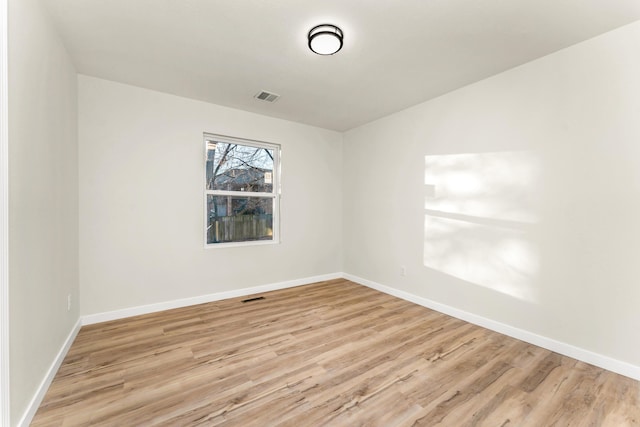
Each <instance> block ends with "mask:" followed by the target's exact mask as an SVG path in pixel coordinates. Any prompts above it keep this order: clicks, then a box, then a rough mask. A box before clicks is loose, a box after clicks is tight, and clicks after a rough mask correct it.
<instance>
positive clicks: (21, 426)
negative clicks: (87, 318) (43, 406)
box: [18, 319, 81, 427]
mask: <svg viewBox="0 0 640 427" xmlns="http://www.w3.org/2000/svg"><path fill="white" fill-rule="evenodd" d="M80 326H81V323H80V319H78V321H77V322H76V324H75V325H74V326H73V328H72V329H71V332H69V335H68V336H67V339H66V340H65V341H64V344H62V347H61V348H60V351H58V354H57V355H56V357H55V359H54V360H53V363H51V366H50V367H49V370H48V371H47V374H46V375H45V376H44V378H43V379H42V382H40V385H39V386H38V389H37V391H36V394H35V395H34V396H33V398H32V399H31V401H30V402H29V405H27V409H26V410H25V412H24V414H23V415H22V417H21V418H20V421H18V427H27V426H28V425H29V424H31V421H32V420H33V417H34V416H35V415H36V412H37V411H38V407H40V403H42V399H44V395H45V394H46V393H47V390H48V389H49V386H50V385H51V382H52V381H53V377H55V376H56V373H57V372H58V369H59V368H60V365H62V361H63V360H64V358H65V357H66V355H67V352H69V348H70V347H71V344H73V341H74V340H75V339H76V335H78V332H79V331H80Z"/></svg>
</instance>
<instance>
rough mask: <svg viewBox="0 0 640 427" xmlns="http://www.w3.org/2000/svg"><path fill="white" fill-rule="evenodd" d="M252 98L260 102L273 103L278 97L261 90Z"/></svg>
mask: <svg viewBox="0 0 640 427" xmlns="http://www.w3.org/2000/svg"><path fill="white" fill-rule="evenodd" d="M254 98H256V99H259V100H260V101H267V102H275V101H276V100H277V99H278V98H280V95H276V94H275V93H271V92H267V91H266V90H263V91H260V92H258V93H256V95H255V96H254Z"/></svg>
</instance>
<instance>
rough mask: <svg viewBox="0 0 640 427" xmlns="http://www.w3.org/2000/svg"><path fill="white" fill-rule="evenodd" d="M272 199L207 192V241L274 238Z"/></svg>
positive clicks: (209, 242)
mask: <svg viewBox="0 0 640 427" xmlns="http://www.w3.org/2000/svg"><path fill="white" fill-rule="evenodd" d="M273 200H274V199H272V198H270V197H232V196H213V195H207V244H211V243H226V242H247V241H252V240H273Z"/></svg>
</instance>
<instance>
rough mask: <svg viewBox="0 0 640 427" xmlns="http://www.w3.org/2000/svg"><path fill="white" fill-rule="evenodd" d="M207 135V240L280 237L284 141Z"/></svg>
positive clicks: (271, 239) (236, 242)
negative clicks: (280, 197) (279, 173)
mask: <svg viewBox="0 0 640 427" xmlns="http://www.w3.org/2000/svg"><path fill="white" fill-rule="evenodd" d="M204 140H205V225H206V231H205V242H206V245H207V246H208V247H214V246H216V247H218V246H228V245H241V244H263V243H276V242H277V241H278V229H279V218H278V214H279V202H280V200H279V191H278V189H279V187H278V171H279V157H280V147H279V146H278V145H275V144H268V143H264V142H257V141H249V140H244V139H239V138H230V137H223V136H218V135H212V134H205V135H204Z"/></svg>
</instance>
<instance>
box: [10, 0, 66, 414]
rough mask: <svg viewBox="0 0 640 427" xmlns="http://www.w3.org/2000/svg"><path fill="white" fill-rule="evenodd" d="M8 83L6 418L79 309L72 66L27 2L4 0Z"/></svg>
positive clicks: (25, 396) (19, 405)
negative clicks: (6, 5) (8, 395)
mask: <svg viewBox="0 0 640 427" xmlns="http://www.w3.org/2000/svg"><path fill="white" fill-rule="evenodd" d="M9 88H10V89H9V251H10V256H9V286H10V288H9V295H10V322H9V323H10V382H11V387H10V388H11V390H10V392H11V419H12V425H13V424H15V423H17V421H18V420H19V419H20V417H21V416H22V415H23V413H24V412H25V410H26V409H27V406H28V404H29V401H30V400H31V399H32V397H33V396H34V394H35V393H36V390H37V389H38V386H39V385H40V382H41V381H42V379H43V377H45V374H46V372H47V370H48V369H49V367H50V366H51V365H52V363H53V362H54V359H55V358H56V355H57V353H58V351H59V350H60V349H61V347H62V345H63V343H64V342H65V339H66V338H67V336H68V335H69V333H70V332H71V331H72V329H73V327H74V325H75V323H76V321H77V320H78V317H79V311H78V308H77V307H78V304H77V302H78V230H77V223H78V205H77V203H78V158H77V121H76V119H77V93H76V72H75V70H74V68H73V66H72V65H71V62H70V60H69V58H68V56H67V53H66V51H65V48H64V47H63V45H62V43H61V42H60V40H59V38H58V36H57V34H56V32H55V31H54V30H53V28H52V26H51V23H50V21H49V19H48V17H47V15H46V12H44V11H43V10H42V8H41V6H40V3H39V2H37V1H34V0H10V1H9ZM68 294H71V297H72V302H73V307H72V310H71V311H67V295H68Z"/></svg>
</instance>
